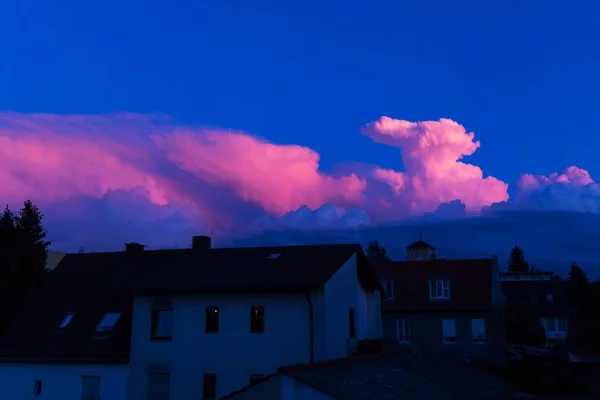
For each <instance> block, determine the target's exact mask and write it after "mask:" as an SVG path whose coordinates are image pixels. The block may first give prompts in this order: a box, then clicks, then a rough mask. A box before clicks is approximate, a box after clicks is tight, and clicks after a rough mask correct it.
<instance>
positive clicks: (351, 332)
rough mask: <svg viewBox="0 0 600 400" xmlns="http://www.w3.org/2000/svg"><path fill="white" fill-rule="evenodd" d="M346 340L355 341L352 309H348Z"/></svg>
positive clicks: (354, 313) (354, 319)
mask: <svg viewBox="0 0 600 400" xmlns="http://www.w3.org/2000/svg"><path fill="white" fill-rule="evenodd" d="M348 338H349V339H356V311H355V310H354V308H352V307H351V308H349V309H348Z"/></svg>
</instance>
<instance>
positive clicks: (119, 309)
mask: <svg viewBox="0 0 600 400" xmlns="http://www.w3.org/2000/svg"><path fill="white" fill-rule="evenodd" d="M177 254H178V253H177V252H173V251H148V252H145V253H144V254H142V255H140V256H136V257H131V254H129V253H126V252H120V253H89V254H67V255H66V256H65V257H64V258H63V259H62V261H61V262H60V263H59V265H58V266H57V267H56V268H54V269H53V271H52V272H51V273H50V274H49V275H48V277H47V280H46V282H45V283H44V286H43V287H42V288H41V289H39V290H38V291H37V292H35V293H34V294H33V295H32V296H31V297H30V299H29V300H28V301H27V303H26V304H25V306H24V309H23V311H22V312H21V313H20V314H18V315H17V317H16V319H15V321H14V322H13V323H12V324H11V325H10V326H9V328H8V329H7V330H6V332H5V333H4V334H3V335H2V337H1V338H0V399H29V398H37V397H39V398H40V399H46V400H66V399H78V400H79V399H87V398H88V396H90V395H93V396H96V398H97V397H98V396H100V397H101V398H102V399H104V400H125V399H126V387H127V376H128V375H127V374H128V364H129V348H130V338H131V337H130V332H131V309H132V303H133V297H132V296H131V294H130V284H131V282H132V281H133V280H134V279H136V278H137V277H138V276H139V275H140V274H143V273H144V271H145V270H146V269H147V268H151V267H152V265H153V264H154V263H163V262H168V260H170V259H172V258H173V257H174V256H176V255H177Z"/></svg>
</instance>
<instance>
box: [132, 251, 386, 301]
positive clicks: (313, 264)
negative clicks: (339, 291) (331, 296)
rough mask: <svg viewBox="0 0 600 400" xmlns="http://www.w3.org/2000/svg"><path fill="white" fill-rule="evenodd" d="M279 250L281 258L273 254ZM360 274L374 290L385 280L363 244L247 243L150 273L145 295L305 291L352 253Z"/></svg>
mask: <svg viewBox="0 0 600 400" xmlns="http://www.w3.org/2000/svg"><path fill="white" fill-rule="evenodd" d="M274 254H279V256H277V257H275V258H270V256H271V255H274ZM354 254H356V255H357V258H358V260H357V261H358V278H359V280H360V281H361V282H362V284H363V285H364V286H365V287H367V288H369V289H372V290H376V289H380V286H379V280H378V279H377V276H376V275H375V273H374V271H373V270H372V268H371V266H370V264H369V262H368V261H367V258H366V256H365V254H364V252H363V250H362V248H361V246H360V245H358V244H341V245H314V246H277V247H241V248H224V249H211V250H200V251H196V252H191V253H187V254H186V255H184V256H183V257H181V258H179V259H178V260H177V263H175V264H171V265H164V266H161V267H160V268H157V269H155V270H154V271H152V272H151V273H149V274H148V275H147V276H146V277H145V278H144V279H143V280H141V281H140V282H139V284H137V285H136V286H135V290H136V292H137V293H139V294H165V295H167V294H184V293H213V292H218V293H224V292H269V291H272V292H305V291H310V290H314V289H317V288H319V287H322V286H323V285H324V284H325V283H326V282H327V281H328V280H329V279H330V278H331V277H332V276H333V274H334V273H335V272H336V271H337V270H338V269H339V268H340V267H341V266H342V265H343V264H344V263H345V262H346V261H348V260H349V259H350V257H352V256H353V255H354Z"/></svg>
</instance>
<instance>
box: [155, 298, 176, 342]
mask: <svg viewBox="0 0 600 400" xmlns="http://www.w3.org/2000/svg"><path fill="white" fill-rule="evenodd" d="M151 334H152V340H171V339H172V337H173V307H172V306H171V302H169V301H161V302H154V304H153V307H152V333H151Z"/></svg>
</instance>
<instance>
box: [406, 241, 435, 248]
mask: <svg viewBox="0 0 600 400" xmlns="http://www.w3.org/2000/svg"><path fill="white" fill-rule="evenodd" d="M406 248H407V249H431V250H435V247H433V246H432V245H430V244H429V243H427V242H424V241H422V240H418V241H416V242H414V243H411V244H409V245H408V246H406Z"/></svg>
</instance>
